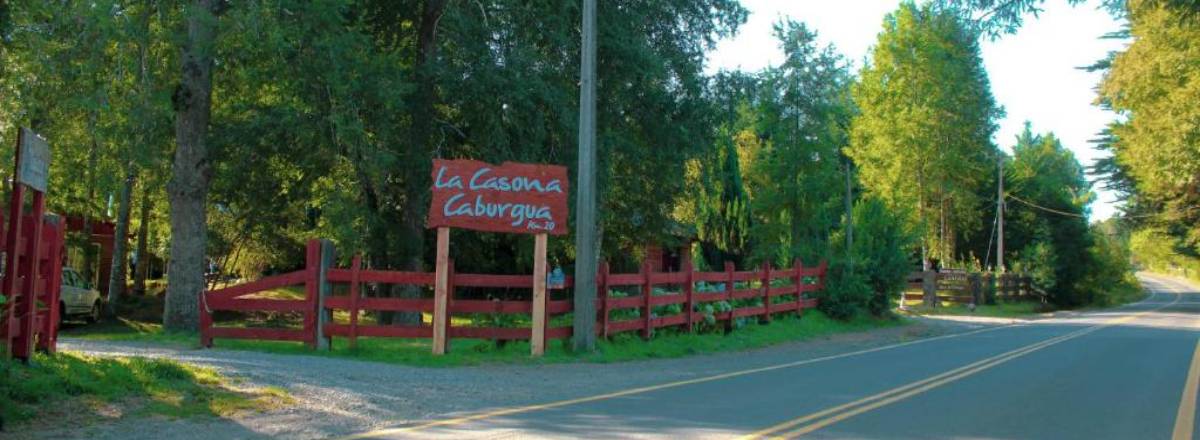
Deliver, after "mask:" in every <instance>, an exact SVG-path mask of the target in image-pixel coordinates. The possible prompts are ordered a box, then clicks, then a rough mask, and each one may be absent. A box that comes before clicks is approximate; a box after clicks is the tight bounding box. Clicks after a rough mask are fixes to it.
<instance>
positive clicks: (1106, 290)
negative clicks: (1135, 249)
mask: <svg viewBox="0 0 1200 440" xmlns="http://www.w3.org/2000/svg"><path fill="white" fill-rule="evenodd" d="M1103 226H1104V225H1103V224H1099V225H1095V226H1093V227H1092V229H1091V234H1092V246H1091V247H1090V248H1089V249H1088V252H1089V254H1090V259H1089V261H1091V267H1090V268H1089V269H1090V270H1088V272H1087V274H1085V275H1084V277H1083V279H1082V280H1080V282H1079V285H1080V287H1079V289H1080V290H1082V291H1084V292H1092V294H1093V297H1092V298H1091V301H1090V302H1091V303H1092V304H1094V305H1097V306H1101V307H1104V306H1112V305H1118V304H1125V303H1129V302H1133V301H1135V300H1138V299H1140V298H1141V297H1142V295H1143V292H1142V287H1141V284H1140V283H1138V280H1137V278H1136V277H1135V276H1134V274H1133V266H1132V257H1133V255H1132V253H1131V250H1130V246H1129V243H1127V242H1125V241H1124V240H1122V238H1121V237H1120V236H1118V235H1117V234H1114V233H1111V232H1116V231H1105V229H1106V228H1104V227H1103Z"/></svg>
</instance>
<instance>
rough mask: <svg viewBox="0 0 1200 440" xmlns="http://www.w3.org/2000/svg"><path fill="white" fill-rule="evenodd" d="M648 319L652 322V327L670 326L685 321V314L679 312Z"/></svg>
mask: <svg viewBox="0 0 1200 440" xmlns="http://www.w3.org/2000/svg"><path fill="white" fill-rule="evenodd" d="M650 321H651V322H652V323H653V325H654V328H659V327H671V326H676V325H681V324H683V323H686V322H687V314H686V313H680V314H678V315H671V316H660V317H657V318H654V319H651V320H650Z"/></svg>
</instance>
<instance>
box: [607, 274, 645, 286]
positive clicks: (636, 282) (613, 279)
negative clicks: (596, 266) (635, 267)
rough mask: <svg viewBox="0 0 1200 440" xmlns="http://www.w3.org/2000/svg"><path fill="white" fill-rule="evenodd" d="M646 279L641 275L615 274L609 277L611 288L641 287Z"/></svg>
mask: <svg viewBox="0 0 1200 440" xmlns="http://www.w3.org/2000/svg"><path fill="white" fill-rule="evenodd" d="M644 280H645V278H644V277H643V276H642V274H640V273H619V274H618V273H614V274H610V275H609V276H608V280H607V282H608V286H609V287H619V286H640V285H642V282H643V281H644Z"/></svg>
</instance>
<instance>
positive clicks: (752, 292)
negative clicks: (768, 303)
mask: <svg viewBox="0 0 1200 440" xmlns="http://www.w3.org/2000/svg"><path fill="white" fill-rule="evenodd" d="M760 296H762V291H761V290H759V289H742V290H734V291H732V292H730V293H729V297H730V298H732V299H750V298H757V297H760Z"/></svg>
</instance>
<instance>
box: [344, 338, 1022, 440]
mask: <svg viewBox="0 0 1200 440" xmlns="http://www.w3.org/2000/svg"><path fill="white" fill-rule="evenodd" d="M1015 326H1016V325H1015V324H1014V325H1005V326H999V327H989V328H983V329H979V330H972V331H969V332H963V333H955V334H951V335H942V336H935V337H932V338H925V339H918V340H915V341H908V342H901V343H898V344H891V345H885V346H882V347H875V348H868V349H865V350H858V351H852V352H849V353H842V354H836V355H831V356H823V357H819V358H813V359H806V360H802V361H795V362H788V363H784V364H777V365H770V366H766V367H760V368H752V369H748V370H740V371H732V372H729V373H722V374H717V375H713V376H705V377H699V378H695V379H688V380H681V381H676V382H669V383H664V384H658V385H651V386H645V387H639V388H631V389H626V390H621V391H614V392H611V393H605V394H599V395H595V396H588V397H581V398H577V399H568V400H560V401H556V402H548V403H542V404H536V405H527V406H518V407H511V408H502V409H497V410H493V411H486V412H482V413H476V414H470V415H465V416H462V417H455V418H449V419H442V420H435V421H432V422H427V423H422V424H419V425H413V426H403V427H396V428H385V429H377V430H373V431H368V432H363V433H359V434H353V435H349V436H345V437H341V440H357V439H364V438H372V437H381V436H386V435H396V434H406V433H412V432H416V431H420V430H424V429H429V428H435V427H441V426H453V425H461V424H463V423H467V422H472V421H477V420H484V419H490V418H495V417H502V416H508V415H514V414H522V413H527V412H532V411H539V410H545V409H553V408H558V407H563V406H568V405H577V404H581V403H589V402H595V401H599V400H607V399H614V398H618V397H624V396H630V395H635V394H642V393H648V392H651V391H657V390H662V389H668V388H675V387H681V386H685V385H694V384H699V383H705V382H713V381H718V380H723V379H729V378H734V377H739V376H746V375H750V374H756V373H763V372H767V371H774V370H780V369H785V368H794V367H799V366H802V365H808V364H814V363H818V362H825V361H831V360H835V359H842V358H847V357H852V356H859V355H863V354H868V353H874V352H878V351H884V350H890V349H894V348H900V347H906V346H910V345H916V344H924V343H927V342H933V341H938V340H943V339H950V338H957V337H962V336H969V335H974V334H979V333H984V332H990V331H995V330H1000V329H1005V328H1011V327H1015Z"/></svg>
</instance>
